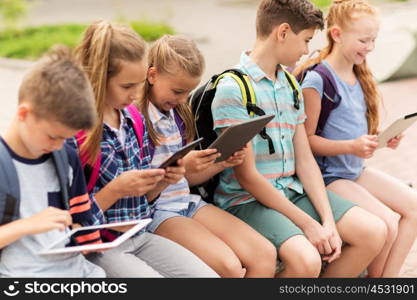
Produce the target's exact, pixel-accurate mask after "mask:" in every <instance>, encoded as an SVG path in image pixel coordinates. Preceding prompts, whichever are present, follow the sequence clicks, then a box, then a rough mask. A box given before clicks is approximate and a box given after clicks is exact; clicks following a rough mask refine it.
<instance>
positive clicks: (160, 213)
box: [146, 198, 209, 233]
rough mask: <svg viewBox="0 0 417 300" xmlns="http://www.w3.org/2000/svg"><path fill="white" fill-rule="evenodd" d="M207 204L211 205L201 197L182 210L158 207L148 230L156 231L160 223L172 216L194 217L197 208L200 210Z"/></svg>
mask: <svg viewBox="0 0 417 300" xmlns="http://www.w3.org/2000/svg"><path fill="white" fill-rule="evenodd" d="M206 205H209V204H208V203H207V202H205V201H204V200H202V199H201V198H200V200H198V201H197V202H190V203H189V204H188V208H186V209H183V210H180V211H169V210H159V209H156V210H155V212H154V214H153V216H152V222H151V223H149V225H148V226H147V227H146V230H147V231H149V232H152V233H154V232H155V231H156V229H157V228H158V227H159V225H161V224H162V222H164V221H166V220H168V219H170V218H174V217H187V218H192V217H193V216H194V215H195V213H196V212H197V210H199V209H200V208H202V207H203V206H206Z"/></svg>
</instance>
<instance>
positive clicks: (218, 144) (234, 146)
mask: <svg viewBox="0 0 417 300" xmlns="http://www.w3.org/2000/svg"><path fill="white" fill-rule="evenodd" d="M274 116H275V115H265V116H261V117H256V118H253V119H250V120H248V121H244V122H242V123H239V124H234V125H232V126H230V127H228V128H227V129H226V130H224V131H223V132H222V133H221V134H220V135H219V137H218V138H217V139H216V140H215V141H214V142H213V143H212V144H211V145H210V146H208V148H209V149H213V148H215V149H217V151H218V152H220V153H221V156H220V157H218V158H217V159H216V162H221V161H224V160H226V159H228V158H229V157H230V156H231V155H232V154H233V153H235V152H236V151H239V150H240V149H242V148H243V147H244V146H245V145H246V144H247V143H248V142H249V141H250V140H252V138H253V137H254V136H255V135H257V134H258V133H259V132H260V131H261V130H262V129H263V128H264V127H265V125H266V124H268V123H269V121H271V120H272V119H273V118H274Z"/></svg>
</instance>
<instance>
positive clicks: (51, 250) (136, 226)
mask: <svg viewBox="0 0 417 300" xmlns="http://www.w3.org/2000/svg"><path fill="white" fill-rule="evenodd" d="M151 221H152V219H142V220H136V221H128V222H120V223H111V224H103V225H96V226H86V227H78V228H75V229H72V230H71V231H69V232H68V233H67V234H65V235H63V237H62V238H61V239H59V240H57V241H56V242H54V243H53V244H51V245H50V246H49V247H47V248H46V249H43V250H42V251H41V252H39V255H54V254H63V253H72V252H83V251H99V250H105V249H110V248H114V247H117V246H119V245H120V244H121V243H123V242H124V241H126V240H128V239H129V238H130V237H131V236H133V235H134V234H135V233H137V232H138V231H139V230H141V229H142V228H144V227H145V226H146V225H148V224H149V223H150V222H151ZM124 226H132V227H131V228H130V229H129V230H127V231H126V232H124V233H123V234H122V235H120V236H119V237H117V238H116V239H115V240H114V241H112V242H105V243H101V244H91V245H81V246H69V247H64V248H56V246H57V245H59V244H61V243H62V242H64V241H65V240H67V239H69V238H70V237H71V236H72V235H73V234H74V233H76V232H82V231H85V230H95V229H103V228H114V227H121V228H122V227H124Z"/></svg>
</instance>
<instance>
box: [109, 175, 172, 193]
mask: <svg viewBox="0 0 417 300" xmlns="http://www.w3.org/2000/svg"><path fill="white" fill-rule="evenodd" d="M164 176H165V170H163V169H148V170H130V171H126V172H124V173H122V174H120V175H119V176H118V177H117V178H116V179H114V180H113V181H114V184H113V186H114V187H115V189H117V192H118V193H119V195H120V198H122V197H126V196H143V195H145V194H146V193H147V192H149V191H150V190H152V189H154V188H155V186H156V184H157V183H158V182H159V181H161V180H162V179H163V178H164Z"/></svg>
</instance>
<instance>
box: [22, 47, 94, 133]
mask: <svg viewBox="0 0 417 300" xmlns="http://www.w3.org/2000/svg"><path fill="white" fill-rule="evenodd" d="M18 97H19V104H20V103H24V102H30V103H31V104H33V113H34V114H35V116H36V117H37V118H39V119H46V120H51V121H57V122H59V123H61V124H63V125H65V126H67V127H68V128H71V129H89V128H91V127H92V126H93V125H94V122H95V120H96V112H95V108H94V94H93V90H92V88H91V85H90V83H89V81H88V79H87V76H86V75H85V73H84V71H83V69H82V67H81V66H80V65H79V64H77V63H76V62H75V60H73V58H72V56H71V52H70V50H69V49H68V48H65V47H56V48H54V49H53V50H52V51H50V52H49V53H48V54H46V55H45V56H44V57H43V58H42V59H41V60H40V61H39V62H38V63H37V64H36V65H35V66H34V67H33V68H32V69H31V70H30V71H29V72H28V73H27V74H26V76H25V77H24V78H23V82H22V84H21V85H20V88H19V96H18Z"/></svg>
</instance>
